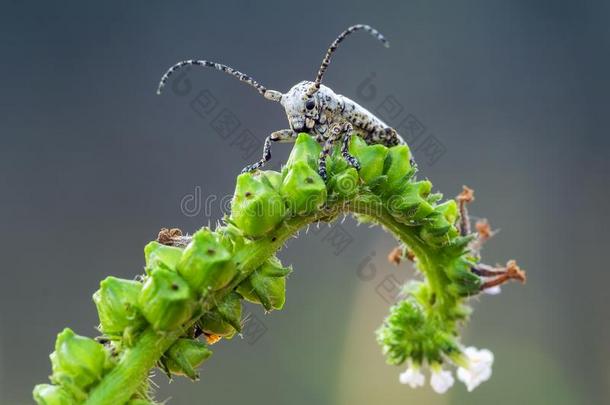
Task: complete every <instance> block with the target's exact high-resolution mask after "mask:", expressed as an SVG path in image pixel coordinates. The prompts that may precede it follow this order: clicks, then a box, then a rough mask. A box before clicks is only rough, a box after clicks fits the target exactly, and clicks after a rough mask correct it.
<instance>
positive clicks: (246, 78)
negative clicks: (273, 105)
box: [157, 59, 282, 101]
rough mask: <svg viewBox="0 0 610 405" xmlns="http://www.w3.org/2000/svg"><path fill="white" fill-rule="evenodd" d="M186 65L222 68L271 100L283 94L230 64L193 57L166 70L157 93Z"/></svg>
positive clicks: (277, 99)
mask: <svg viewBox="0 0 610 405" xmlns="http://www.w3.org/2000/svg"><path fill="white" fill-rule="evenodd" d="M185 66H205V67H211V68H214V69H216V70H220V71H221V72H225V73H227V74H230V75H231V76H233V77H235V78H237V80H239V81H240V82H244V83H247V84H249V85H250V86H252V87H254V88H255V89H256V90H257V91H258V92H259V93H260V94H261V95H263V96H264V97H265V98H266V99H269V100H273V101H279V99H280V98H281V96H282V93H280V92H279V91H275V90H268V89H267V88H266V87H265V86H263V85H262V84H260V83H258V82H257V81H256V80H254V79H253V78H251V77H250V76H248V75H247V74H245V73H242V72H240V71H239V70H235V69H233V68H232V67H230V66H227V65H223V64H222V63H216V62H210V61H208V60H193V59H191V60H183V61H182V62H178V63H176V64H175V65H174V66H172V67H170V68H169V69H168V70H167V72H165V74H164V75H163V77H162V78H161V81H160V82H159V87H158V88H157V94H161V92H162V91H163V88H164V87H165V85H166V84H167V80H168V79H169V78H170V76H171V75H173V74H174V72H176V71H177V70H178V69H181V68H183V67H185Z"/></svg>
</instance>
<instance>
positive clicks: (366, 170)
mask: <svg viewBox="0 0 610 405" xmlns="http://www.w3.org/2000/svg"><path fill="white" fill-rule="evenodd" d="M349 152H350V153H351V154H352V155H353V156H354V157H355V158H356V159H357V160H358V162H360V177H361V178H362V180H364V182H365V183H366V184H371V183H372V182H373V181H374V180H376V179H377V178H378V177H379V176H381V175H382V174H383V167H384V162H385V158H386V156H387V155H388V152H389V151H388V148H386V147H385V146H383V145H379V144H377V145H367V144H366V142H364V141H363V140H362V138H360V137H357V136H354V137H352V141H351V143H350V147H349Z"/></svg>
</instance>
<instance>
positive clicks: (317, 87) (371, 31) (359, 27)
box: [307, 24, 390, 96]
mask: <svg viewBox="0 0 610 405" xmlns="http://www.w3.org/2000/svg"><path fill="white" fill-rule="evenodd" d="M359 30H364V31H366V32H368V33H369V34H371V35H372V36H374V37H375V38H377V39H378V40H379V41H381V43H382V44H383V46H385V47H386V48H388V47H389V46H390V43H389V42H388V40H387V39H386V38H385V37H384V36H383V35H382V34H381V33H380V32H379V31H377V30H376V29H375V28H373V27H371V26H370V25H365V24H356V25H352V26H351V27H349V28H348V29H346V30H345V31H343V32H342V33H341V34H339V36H338V37H337V38H336V39H335V40H334V41H333V43H332V44H330V46H329V47H328V50H327V51H326V55H324V59H322V64H321V65H320V69H319V70H318V74H317V76H316V80H315V81H314V84H313V86H311V88H310V89H309V90H308V92H307V95H308V96H311V95H313V94H314V93H316V92H317V91H318V90H320V84H321V83H322V77H323V76H324V73H325V72H326V68H328V65H329V64H330V58H331V56H332V55H333V53H334V52H335V51H336V50H337V47H338V46H339V44H340V43H341V42H342V41H343V40H344V39H345V37H347V36H348V35H349V34H351V33H352V32H354V31H359Z"/></svg>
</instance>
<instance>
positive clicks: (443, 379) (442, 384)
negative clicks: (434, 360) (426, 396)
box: [430, 368, 455, 394]
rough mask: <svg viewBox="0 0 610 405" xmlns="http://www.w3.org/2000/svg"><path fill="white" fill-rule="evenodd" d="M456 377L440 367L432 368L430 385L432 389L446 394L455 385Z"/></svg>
mask: <svg viewBox="0 0 610 405" xmlns="http://www.w3.org/2000/svg"><path fill="white" fill-rule="evenodd" d="M454 382H455V379H454V378H453V375H452V374H451V372H450V371H446V370H443V369H442V368H439V369H438V370H432V375H431V377H430V385H431V386H432V389H433V390H434V391H436V392H437V393H438V394H444V393H445V392H447V390H448V389H449V388H451V387H452V386H453V383H454Z"/></svg>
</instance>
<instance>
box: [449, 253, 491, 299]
mask: <svg viewBox="0 0 610 405" xmlns="http://www.w3.org/2000/svg"><path fill="white" fill-rule="evenodd" d="M446 272H447V276H448V277H449V279H450V280H451V284H450V285H449V286H448V287H447V289H448V290H449V291H450V292H451V293H452V294H453V295H455V296H458V297H469V296H471V295H476V294H478V293H479V292H480V291H481V284H482V283H483V282H482V281H481V278H480V277H479V276H477V275H476V274H474V273H473V272H472V271H471V270H470V263H468V262H466V261H459V262H456V263H455V264H454V265H452V266H448V267H447V270H446Z"/></svg>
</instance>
